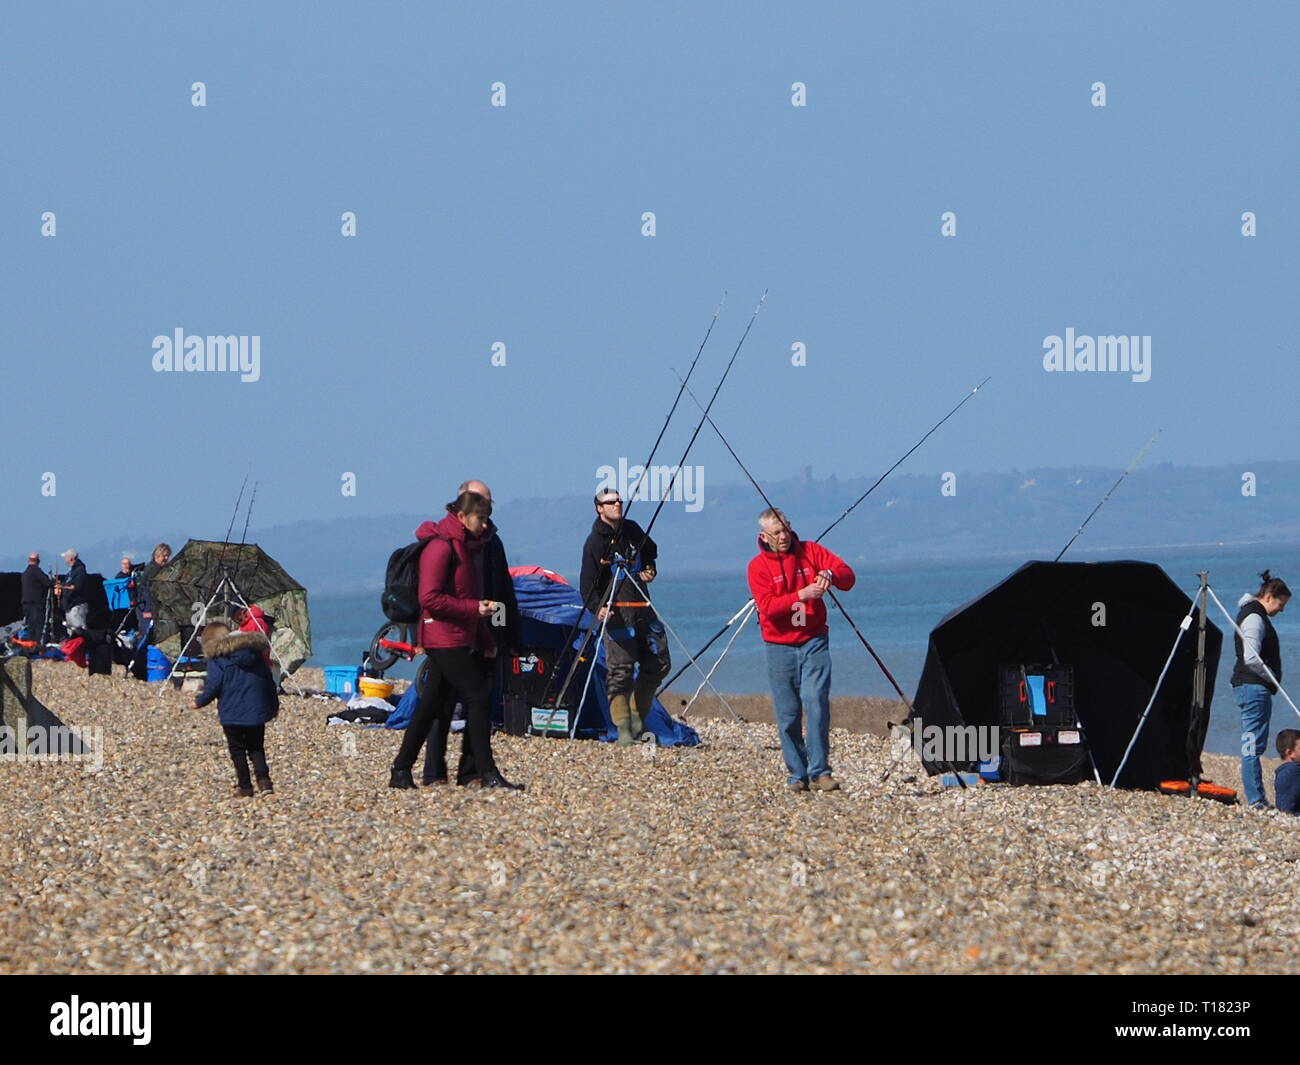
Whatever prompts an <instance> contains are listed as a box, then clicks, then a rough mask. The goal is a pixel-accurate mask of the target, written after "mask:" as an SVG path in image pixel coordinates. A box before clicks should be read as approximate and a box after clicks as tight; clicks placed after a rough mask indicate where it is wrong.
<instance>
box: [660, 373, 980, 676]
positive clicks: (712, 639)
mask: <svg viewBox="0 0 1300 1065" xmlns="http://www.w3.org/2000/svg"><path fill="white" fill-rule="evenodd" d="M991 380H992V378H991V377H986V378H984V380H983V381H981V382H980V383H979V384H977V385H976V386H975V387H974V388H972V389H971V390H970V391H969V392H967V393H966V395H965V396H964V397H963V398H962V400H961V402H960V403H958V404H957V405H956V406H955V407H953V408H952V410H950V411H949V412H948V413H947V414H945V415H944V416H943V417H942V418H940V419H939V420H938V421H937V422H935V423H934V425H932V426H931V427H930V429H929V430H928V431H927V432H926V434H925V435H924V436H922V437H921V439H920V440H918V441H917V442H916V443H915V444H913V445H912V446H911V447H909V448H908V449H907V450H906V451H905V452H903V455H902V457H901V458H900V459H899V460H898V461H897V462H895V463H894V464H893V465H892V466H890V467H889V469H887V470H886V471H885V472H884V473H882V474H881V475H880V476H879V477H877V478H876V482H875V484H873V485H872V486H871V487H870V488H868V489H867V490H866V491H865V492H863V493H862V495H860V496H858V498H857V499H855V500H854V501H853V502H852V503H851V504H850V505H849V506H848V507H846V508H845V509H844V512H843V513H842V514H841V515H840V516H839V517H838V518H836V519H835V520H834V521H833V522H831V523H830V525H828V526H827V527H826V530H825V531H824V532H823V533H822V534H821V535H820V536H818V537H816V538H815V540H814V542H815V543H821V541H822V540H824V539H825V538H826V537H827V535H829V533H830V532H831V530H832V529H834V528H835V526H837V525H838V524H839V523H840V522H842V521H843V520H844V519H845V518H847V517H848V516H849V515H850V514H851V513H852V512H853V511H854V510H855V509H856V508H857V506H858V504H859V503H861V502H863V501H864V500H865V499H866V498H867V496H869V495H871V493H872V492H874V491H875V490H876V489H877V488H879V487H880V485H881V484H882V483H883V482H884V480H885V478H886V477H888V476H889V475H890V474H891V473H893V472H894V471H895V470H896V469H898V467H899V466H901V465H902V464H903V463H904V462H905V461H906V460H907V458H908V456H910V455H911V454H912V452H914V451H915V450H916V449H917V448H919V447H920V446H921V445H922V444H924V443H925V442H926V441H927V440H928V439H930V437H931V436H932V435H933V434H934V432H935V431H936V430H937V429H938V428H939V427H940V426H941V425H943V423H944V422H946V421H947V420H948V419H949V418H951V417H952V416H953V415H954V414H956V413H957V412H958V411H959V410H961V409H962V407H964V406H965V405H966V403H967V402H968V401H969V400H970V399H971V398H972V397H973V396H974V395H975V393H976V392H978V391H979V390H980V389H981V388H983V387H984V386H985V385H986V384H988V383H989V381H991ZM691 398H692V399H694V398H695V397H694V396H692V397H691ZM695 402H696V403H697V404H698V403H699V400H696V401H695ZM717 428H718V427H717V426H716V425H715V426H714V427H713V429H714V431H715V432H717ZM718 437H719V439H721V437H722V434H721V433H718ZM722 442H723V443H724V444H726V441H725V440H723V441H722ZM727 450H729V451H730V450H731V449H730V446H728V448H727ZM731 454H732V457H733V458H735V459H736V461H737V462H739V461H740V459H739V457H737V456H736V453H735V452H734V451H732V452H731ZM749 602H753V600H752V599H751V600H750V601H749ZM748 605H749V603H746V604H745V606H748ZM743 610H744V607H742V608H741V611H743ZM739 616H740V612H739V611H738V612H737V613H736V614H735V615H734V616H733V617H732V619H731V620H730V621H728V622H727V623H726V624H725V625H723V626H722V628H720V629H719V630H718V631H717V632H715V633H714V634H713V635H712V636H710V637H709V639H708V642H707V643H705V645H704V646H703V647H701V648H700V649H699V650H698V651H696V652H695V657H696V658H699V657H700V655H702V654H704V652H705V651H707V650H708V649H709V648H710V647H712V646H713V645H714V644H715V643H717V642H718V640H720V639H721V638H722V635H723V634H724V633H725V632H726V631H727V630H728V629H729V628H731V625H732V622H734V621H735V619H736V618H737V617H739ZM687 665H689V663H687ZM685 672H686V666H682V668H681V669H679V670H678V671H677V672H676V673H674V674H673V675H672V676H671V677H669V678H668V680H667V681H665V682H664V683H663V684H662V685H660V687H659V691H657V692H656V693H655V695H656V696H659V695H662V694H663V693H664V692H665V691H667V690H668V687H669V685H671V684H672V682H673V681H675V680H676V679H677V678H678V677H680V676H681V675H682V674H683V673H685Z"/></svg>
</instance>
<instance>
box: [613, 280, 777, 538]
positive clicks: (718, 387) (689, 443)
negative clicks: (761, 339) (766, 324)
mask: <svg viewBox="0 0 1300 1065" xmlns="http://www.w3.org/2000/svg"><path fill="white" fill-rule="evenodd" d="M766 301H767V289H763V294H762V295H761V296H759V297H758V305H757V306H756V307H755V308H754V313H753V314H752V315H750V316H749V324H748V325H747V326H745V331H744V332H743V333H742V334H741V335H740V340H738V341H737V342H736V350H735V351H733V352H732V353H731V361H730V362H728V363H727V368H726V369H725V370H723V371H722V376H721V377H720V378H718V383H717V385H716V386H715V387H714V389H713V395H711V396H710V397H709V404H708V406H707V407H705V408H704V415H703V417H701V418H700V420H699V421H698V422H697V423H696V425H695V432H693V433H691V438H690V439H689V440H688V441H686V450H685V451H683V452H682V457H681V458H680V459H679V460H678V462H677V465H676V466H675V467H673V476H672V479H671V480H670V481H669V482H668V488H667V489H666V490H665V491H664V492H663V493H662V495H661V497H660V499H659V505H658V506H657V507H655V512H654V513H653V514H651V515H650V524H649V525H647V526H646V527H645V530H644V532H643V533H642V536H641V547H644V546H645V542H646V540H648V539H649V538H650V530H651V529H653V528H654V524H655V522H656V521H657V520H658V519H659V514H660V512H661V511H662V510H663V509H664V504H665V503H667V502H668V499H669V497H670V496H671V495H672V494H673V487H674V486H675V485H676V484H677V478H678V477H679V476H680V475H681V472H682V467H683V466H684V465H686V458H687V456H688V455H690V453H691V448H692V447H693V446H694V445H695V440H696V438H697V437H698V436H699V435H700V430H702V429H703V428H704V423H705V421H706V420H709V411H711V410H712V409H713V403H714V401H715V400H716V399H717V398H718V393H719V392H721V391H722V386H723V384H724V383H725V382H726V380H727V376H728V375H729V374H730V373H731V368H732V367H733V366H734V365H735V364H736V356H737V355H739V354H740V349H741V347H742V346H743V345H744V343H745V338H746V337H748V336H749V331H750V330H751V329H753V328H754V323H755V322H756V321H758V313H759V311H761V310H762V309H763V304H764V303H765V302H766ZM682 389H683V390H684V391H686V392H690V395H691V399H695V393H694V392H691V390H690V387H689V386H688V385H687V383H686V382H685V381H682ZM699 402H700V401H699V400H698V399H695V403H696V405H697V406H698V405H699ZM715 428H716V426H715ZM637 550H638V552H639V551H640V548H638V549H637Z"/></svg>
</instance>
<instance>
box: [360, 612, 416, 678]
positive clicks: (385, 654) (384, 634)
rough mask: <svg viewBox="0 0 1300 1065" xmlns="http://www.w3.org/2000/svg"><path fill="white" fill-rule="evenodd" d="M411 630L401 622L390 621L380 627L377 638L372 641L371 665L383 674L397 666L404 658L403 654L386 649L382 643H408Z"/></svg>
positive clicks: (376, 634)
mask: <svg viewBox="0 0 1300 1065" xmlns="http://www.w3.org/2000/svg"><path fill="white" fill-rule="evenodd" d="M409 628H410V626H409V625H403V624H402V623H401V622H400V621H390V622H388V624H386V625H382V626H380V629H379V631H378V632H377V633H375V638H374V639H373V640H371V641H370V664H371V665H372V666H373V667H374V668H375V669H377V670H379V671H380V672H381V673H382V672H383V671H384V670H386V669H392V667H393V666H395V665H397V660H398V659H399V658H401V657H402V654H401V652H400V651H394V650H392V649H391V648H388V647H384V646H383V645H382V644H381V643H380V641H381V640H394V641H396V642H398V643H406V642H407V635H408V630H409Z"/></svg>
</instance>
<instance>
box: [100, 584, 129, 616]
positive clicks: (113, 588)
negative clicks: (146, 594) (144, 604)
mask: <svg viewBox="0 0 1300 1065" xmlns="http://www.w3.org/2000/svg"><path fill="white" fill-rule="evenodd" d="M130 583H131V581H130V580H129V579H128V578H126V577H114V578H113V579H112V580H108V581H105V582H104V595H105V596H106V597H107V598H108V609H109V610H130V609H131V592H130V589H129V588H127V585H129V584H130Z"/></svg>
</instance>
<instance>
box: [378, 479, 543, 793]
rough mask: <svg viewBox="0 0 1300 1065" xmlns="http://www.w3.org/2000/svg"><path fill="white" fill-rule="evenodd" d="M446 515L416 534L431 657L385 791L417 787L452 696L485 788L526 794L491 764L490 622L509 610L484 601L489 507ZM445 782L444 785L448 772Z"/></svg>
mask: <svg viewBox="0 0 1300 1065" xmlns="http://www.w3.org/2000/svg"><path fill="white" fill-rule="evenodd" d="M447 511H448V513H447V516H446V517H444V518H443V519H442V520H441V521H439V522H432V521H426V522H425V523H424V524H422V525H421V526H420V527H419V528H418V529H416V531H415V538H416V539H417V540H421V541H425V546H424V550H423V551H422V552H421V553H420V608H421V610H422V612H423V618H422V620H421V622H420V634H419V640H420V645H421V646H422V647H423V648H424V650H425V654H426V655H427V656H428V658H429V677H428V680H427V681H426V682H425V686H424V691H423V692H421V694H420V703H419V706H418V707H417V708H416V711H415V713H414V714H413V715H412V717H411V723H410V724H409V725H408V726H407V727H406V734H405V735H404V736H403V737H402V746H401V749H400V750H399V751H398V752H397V758H396V759H394V761H393V770H392V775H391V776H390V778H389V781H388V786H389V787H392V788H413V787H415V781H414V780H412V779H411V766H413V765H414V764H415V758H416V755H417V754H419V751H420V747H421V746H422V745H423V744H424V741H425V739H426V738H427V737H428V735H429V732H430V731H431V729H432V728H433V726H434V723H435V719H436V718H437V716H438V715H439V714H440V713H441V712H443V711H444V709H445V710H450V708H451V705H452V703H453V702H454V700H453V699H450V698H449V696H450V695H451V694H452V693H454V694H455V696H456V697H457V698H459V700H460V701H461V702H462V703H463V704H464V706H465V713H466V724H465V742H466V743H468V744H469V745H470V751H471V753H472V755H473V759H474V765H475V767H476V768H477V770H478V772H479V774H480V783H481V786H482V787H485V788H511V789H514V790H516V791H522V790H523V785H522V784H511V783H510V782H509V781H508V780H506V778H505V777H503V776H502V775H501V774H500V772H498V770H497V767H496V763H495V762H494V761H493V759H492V717H491V706H490V703H491V698H492V681H491V663H492V659H493V658H494V657H495V655H496V650H497V649H496V643H495V642H494V641H493V639H492V635H491V633H490V631H489V630H488V619H489V618H491V617H493V616H494V615H496V614H497V613H498V612H499V609H504V608H503V607H499V604H497V603H494V602H493V601H492V600H490V599H484V598H483V597H482V596H483V547H484V545H485V543H486V542H487V538H486V536H485V535H484V534H485V533H486V532H487V530H488V529H489V528H490V524H491V523H490V522H489V521H488V518H489V517H490V516H491V514H492V504H491V503H489V502H488V500H487V499H486V498H485V497H483V496H481V495H479V494H478V493H477V492H462V493H461V495H460V497H459V498H458V499H457V500H456V501H455V502H454V503H448V504H447ZM440 731H441V730H440ZM444 735H445V733H444ZM441 779H442V780H445V779H446V769H445V766H444V767H443V772H442V778H441ZM439 782H441V781H439Z"/></svg>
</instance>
